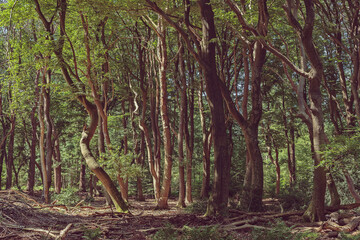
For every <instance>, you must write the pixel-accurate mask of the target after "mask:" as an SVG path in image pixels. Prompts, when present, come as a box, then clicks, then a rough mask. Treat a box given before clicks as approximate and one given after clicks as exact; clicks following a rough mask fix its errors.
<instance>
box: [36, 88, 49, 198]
mask: <svg viewBox="0 0 360 240" xmlns="http://www.w3.org/2000/svg"><path fill="white" fill-rule="evenodd" d="M44 91H45V90H44V87H42V88H41V94H40V101H39V112H38V118H39V124H40V137H39V152H40V163H41V173H42V181H43V197H44V200H45V203H50V195H49V189H50V186H49V181H48V180H47V177H48V175H47V169H46V158H45V146H44V144H45V123H44Z"/></svg>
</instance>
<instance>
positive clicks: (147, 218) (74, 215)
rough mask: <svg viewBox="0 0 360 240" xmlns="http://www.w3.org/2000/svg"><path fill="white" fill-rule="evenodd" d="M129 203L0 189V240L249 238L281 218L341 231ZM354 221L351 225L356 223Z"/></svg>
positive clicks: (325, 233) (260, 216)
mask: <svg viewBox="0 0 360 240" xmlns="http://www.w3.org/2000/svg"><path fill="white" fill-rule="evenodd" d="M266 204H267V205H268V209H271V206H272V205H274V206H275V205H276V201H267V202H266ZM130 205H131V207H130V211H131V214H120V213H116V212H113V211H112V209H111V208H110V207H109V206H105V200H104V198H103V197H96V198H95V199H94V201H93V202H91V204H88V203H86V204H85V203H84V201H80V202H79V203H78V204H77V205H76V206H74V207H68V206H65V205H57V204H56V203H54V204H50V205H45V204H42V203H41V201H40V199H39V197H30V196H28V195H27V194H26V193H23V192H19V191H15V190H9V191H0V239H139V240H141V239H152V235H153V234H154V233H156V232H157V231H159V230H161V229H164V227H167V226H171V227H172V228H173V229H177V230H178V232H180V233H181V231H183V229H184V226H187V227H190V228H194V229H196V228H201V227H202V226H217V227H218V229H219V232H220V233H221V236H222V237H224V239H225V238H226V239H251V238H252V237H251V229H254V228H256V229H260V230H262V229H264V230H271V229H272V226H275V225H276V223H277V222H278V220H279V219H281V221H282V223H284V224H286V225H288V226H294V228H293V229H292V230H291V231H292V232H299V231H301V232H304V231H312V232H315V233H317V234H318V236H320V238H317V239H336V237H338V232H339V229H334V226H335V225H332V222H333V221H330V220H329V221H327V222H325V223H324V222H323V223H315V224H306V223H303V222H302V219H301V214H302V211H293V212H288V213H276V212H272V211H267V212H264V213H245V212H241V211H237V210H231V211H230V215H229V216H228V217H227V218H210V217H203V216H201V215H197V214H190V213H187V212H186V211H184V210H183V209H179V208H177V207H176V202H175V201H174V200H172V201H170V209H169V210H154V209H155V206H156V204H155V202H154V201H153V200H151V199H147V200H146V201H145V202H138V201H135V200H130ZM333 216H334V215H332V217H333ZM351 219H353V220H354V219H355V220H354V221H355V222H357V225H356V226H355V227H353V228H352V229H351V230H350V231H348V232H354V231H355V230H356V229H357V226H358V224H359V221H360V219H359V218H358V217H356V216H354V214H352V215H351ZM354 221H352V220H350V221H349V223H351V222H352V225H354ZM348 225H349V224H348ZM348 225H346V226H348ZM350 225H351V224H350ZM344 227H345V226H343V228H344ZM350 227H351V226H350ZM341 230H342V231H344V229H341ZM345 231H346V229H345ZM354 233H356V231H355V232H354ZM275 235H276V233H275ZM198 237H199V236H198ZM197 239H198V240H200V239H201V238H197ZM314 239H315V238H314Z"/></svg>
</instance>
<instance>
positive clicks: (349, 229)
mask: <svg viewBox="0 0 360 240" xmlns="http://www.w3.org/2000/svg"><path fill="white" fill-rule="evenodd" d="M359 224H360V217H355V218H353V219H352V220H351V221H350V222H349V223H348V224H346V225H345V226H341V225H339V224H337V223H335V222H331V221H327V222H325V223H324V225H323V226H322V228H323V229H330V230H333V231H337V232H346V233H349V232H352V231H354V230H355V229H356V228H357V227H358V226H359Z"/></svg>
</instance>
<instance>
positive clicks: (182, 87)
mask: <svg viewBox="0 0 360 240" xmlns="http://www.w3.org/2000/svg"><path fill="white" fill-rule="evenodd" d="M178 47H179V54H178V66H176V68H177V69H176V72H179V78H180V80H179V79H177V80H176V86H177V87H178V89H179V91H180V103H178V105H179V106H180V116H179V129H178V133H177V140H178V154H179V200H178V203H177V206H178V207H185V206H186V205H185V163H184V135H185V122H186V115H187V114H186V112H187V96H186V89H187V87H186V77H185V64H184V46H183V45H182V43H181V38H180V37H179V39H178Z"/></svg>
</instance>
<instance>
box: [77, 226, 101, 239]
mask: <svg viewBox="0 0 360 240" xmlns="http://www.w3.org/2000/svg"><path fill="white" fill-rule="evenodd" d="M101 233H102V231H101V229H100V228H96V229H88V228H84V235H83V237H82V238H83V239H87V240H93V239H100V237H101Z"/></svg>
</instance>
